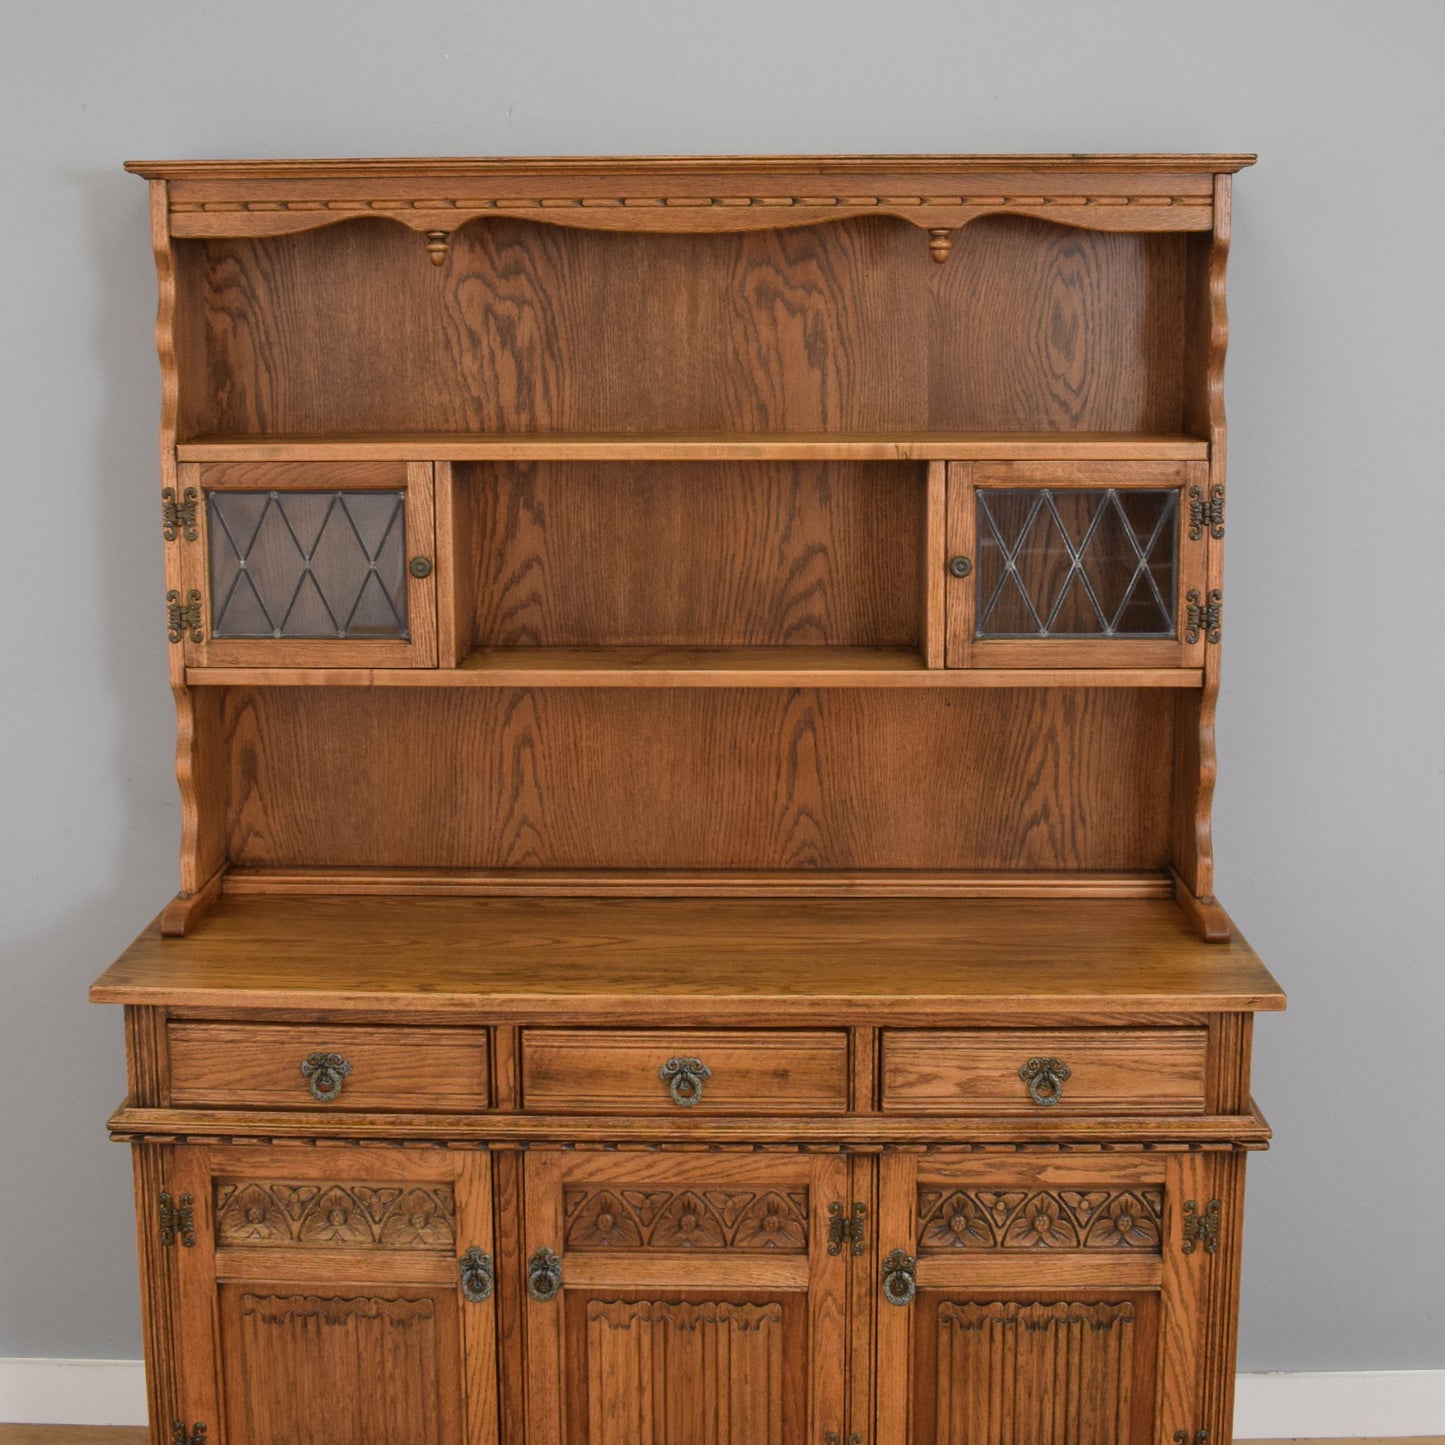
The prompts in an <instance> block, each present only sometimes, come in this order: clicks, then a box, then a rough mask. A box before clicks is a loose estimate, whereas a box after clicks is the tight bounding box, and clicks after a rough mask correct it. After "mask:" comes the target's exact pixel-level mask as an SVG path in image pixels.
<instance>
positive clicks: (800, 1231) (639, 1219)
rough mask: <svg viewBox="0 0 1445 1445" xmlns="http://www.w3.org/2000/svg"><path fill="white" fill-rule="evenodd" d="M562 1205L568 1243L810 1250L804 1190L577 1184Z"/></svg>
mask: <svg viewBox="0 0 1445 1445" xmlns="http://www.w3.org/2000/svg"><path fill="white" fill-rule="evenodd" d="M562 1208H563V1213H564V1216H565V1218H566V1225H565V1231H564V1240H565V1243H566V1247H567V1248H568V1249H570V1250H585V1249H736V1250H770V1251H773V1252H775V1253H778V1254H805V1253H806V1252H807V1249H808V1191H807V1190H806V1189H788V1190H774V1189H768V1190H755V1189H754V1190H738V1189H682V1190H668V1189H615V1188H596V1187H589V1188H576V1189H568V1190H566V1191H564V1193H563V1196H562Z"/></svg>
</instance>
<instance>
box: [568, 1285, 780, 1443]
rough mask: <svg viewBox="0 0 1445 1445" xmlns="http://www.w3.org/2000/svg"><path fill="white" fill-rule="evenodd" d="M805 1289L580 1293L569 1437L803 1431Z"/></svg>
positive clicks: (762, 1437) (715, 1436)
mask: <svg viewBox="0 0 1445 1445" xmlns="http://www.w3.org/2000/svg"><path fill="white" fill-rule="evenodd" d="M803 1298H804V1297H803V1296H802V1295H793V1296H791V1297H788V1296H781V1297H778V1298H773V1299H767V1298H756V1297H754V1296H753V1295H752V1294H751V1293H750V1294H749V1295H747V1296H739V1295H738V1294H737V1293H733V1294H731V1295H721V1297H713V1298H707V1297H699V1295H698V1293H697V1292H696V1291H693V1292H691V1293H690V1294H682V1293H681V1292H673V1291H668V1292H664V1293H657V1292H653V1293H651V1294H650V1295H648V1294H643V1293H641V1292H638V1291H632V1292H615V1293H613V1294H611V1295H609V1296H606V1297H603V1298H589V1297H587V1296H586V1295H584V1294H578V1295H575V1296H573V1297H571V1298H569V1299H568V1301H567V1314H568V1319H567V1334H568V1342H567V1343H568V1349H567V1357H566V1375H565V1382H566V1386H567V1388H568V1394H569V1396H570V1399H571V1401H572V1402H573V1403H572V1408H571V1409H569V1411H568V1421H567V1423H568V1427H569V1428H568V1430H567V1434H566V1437H565V1438H566V1440H567V1442H568V1445H673V1442H676V1441H679V1440H696V1441H703V1442H707V1445H791V1442H792V1441H795V1440H801V1439H804V1438H805V1424H804V1422H805V1419H806V1415H805V1411H806V1407H807V1385H806V1378H805V1375H804V1370H803V1368H802V1367H803V1365H804V1364H805V1362H806V1360H807V1349H806V1344H805V1340H806V1331H807V1323H806V1318H805V1315H804V1309H803V1307H802V1301H803Z"/></svg>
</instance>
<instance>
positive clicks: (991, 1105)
mask: <svg viewBox="0 0 1445 1445" xmlns="http://www.w3.org/2000/svg"><path fill="white" fill-rule="evenodd" d="M1208 1038H1209V1035H1208V1031H1207V1030H1206V1029H968V1030H959V1031H954V1032H944V1031H939V1030H893V1029H890V1030H885V1031H884V1035H883V1089H882V1095H883V1108H884V1110H885V1112H891V1113H910V1112H911V1113H924V1114H1037V1115H1040V1116H1042V1117H1048V1116H1050V1115H1065V1114H1126V1113H1127V1114H1200V1113H1203V1112H1204V1067H1205V1053H1206V1047H1207V1044H1208Z"/></svg>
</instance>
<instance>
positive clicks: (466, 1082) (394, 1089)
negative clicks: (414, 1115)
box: [170, 1022, 490, 1111]
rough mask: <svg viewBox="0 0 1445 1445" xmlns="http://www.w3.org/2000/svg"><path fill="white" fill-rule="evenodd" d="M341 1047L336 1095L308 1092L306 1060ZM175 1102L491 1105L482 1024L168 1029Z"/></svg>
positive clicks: (400, 1106) (423, 1106) (363, 1106)
mask: <svg viewBox="0 0 1445 1445" xmlns="http://www.w3.org/2000/svg"><path fill="white" fill-rule="evenodd" d="M313 1053H339V1054H341V1055H342V1056H343V1057H344V1058H345V1059H346V1061H347V1062H348V1063H349V1064H350V1065H351V1072H350V1073H349V1074H348V1075H346V1076H345V1078H344V1080H343V1081H342V1085H341V1088H340V1090H339V1092H338V1094H337V1096H336V1098H335V1099H334V1100H332V1101H330V1102H326V1103H321V1102H319V1101H318V1100H316V1099H315V1098H314V1097H313V1096H312V1093H311V1088H310V1085H309V1084H308V1083H307V1080H306V1077H305V1076H304V1075H303V1074H302V1072H301V1063H302V1060H303V1059H306V1058H307V1057H309V1056H310V1055H311V1054H313ZM170 1054H171V1099H172V1102H173V1103H176V1104H199V1105H207V1104H211V1105H218V1106H221V1107H245V1106H247V1105H253V1106H257V1107H261V1108H265V1107H267V1106H270V1107H273V1108H274V1107H283V1108H298V1109H326V1110H331V1111H334V1110H337V1109H485V1108H487V1107H488V1104H489V1103H490V1099H489V1093H488V1082H487V1035H486V1030H485V1029H395V1028H379V1029H368V1028H358V1027H356V1026H355V1025H347V1024H331V1023H326V1024H311V1025H304V1026H291V1025H284V1024H254V1025H253V1024H219V1023H217V1024H208V1023H179V1022H176V1023H172V1024H171V1026H170Z"/></svg>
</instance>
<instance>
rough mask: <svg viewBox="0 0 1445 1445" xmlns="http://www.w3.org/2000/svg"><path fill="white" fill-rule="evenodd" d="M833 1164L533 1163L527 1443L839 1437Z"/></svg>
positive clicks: (595, 1158)
mask: <svg viewBox="0 0 1445 1445" xmlns="http://www.w3.org/2000/svg"><path fill="white" fill-rule="evenodd" d="M847 1177H848V1172H847V1163H846V1161H845V1159H844V1158H843V1156H841V1155H839V1154H829V1155H821V1154H820V1155H806V1154H799V1155H771V1156H769V1155H753V1154H742V1153H733V1152H727V1151H715V1150H714V1151H708V1152H699V1153H677V1154H663V1155H658V1154H646V1155H641V1154H626V1153H616V1154H614V1153H589V1152H579V1151H566V1152H563V1151H540V1150H534V1151H531V1152H529V1153H528V1155H527V1159H526V1217H525V1226H524V1231H523V1235H524V1248H523V1255H524V1261H523V1262H524V1267H525V1270H526V1282H525V1288H526V1290H527V1294H528V1298H527V1301H526V1306H525V1308H526V1362H527V1363H526V1370H527V1381H526V1410H527V1440H528V1445H678V1442H697V1445H798V1442H800V1441H805V1440H815V1441H818V1442H819V1445H821V1442H823V1441H824V1440H825V1439H826V1438H827V1437H828V1435H829V1434H830V1433H831V1434H837V1435H838V1436H839V1437H840V1438H846V1429H847V1425H846V1422H845V1417H844V1408H845V1407H844V1354H845V1349H846V1347H847V1322H846V1309H847V1306H846V1288H847V1278H848V1265H849V1260H850V1259H851V1257H852V1254H851V1248H836V1250H835V1252H833V1253H830V1252H829V1225H830V1219H831V1218H832V1217H833V1216H831V1215H830V1213H829V1210H830V1207H831V1206H833V1205H835V1204H836V1205H837V1206H839V1208H838V1211H837V1213H839V1214H841V1212H842V1210H843V1209H844V1208H846V1207H847V1198H846V1193H845V1190H846V1187H847Z"/></svg>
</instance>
